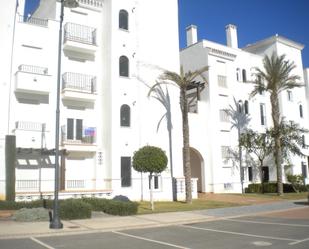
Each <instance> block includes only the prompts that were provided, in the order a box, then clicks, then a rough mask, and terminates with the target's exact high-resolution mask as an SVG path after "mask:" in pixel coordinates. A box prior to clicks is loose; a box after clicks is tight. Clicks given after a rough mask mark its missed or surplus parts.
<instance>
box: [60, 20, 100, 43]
mask: <svg viewBox="0 0 309 249" xmlns="http://www.w3.org/2000/svg"><path fill="white" fill-rule="evenodd" d="M96 40H97V30H96V29H95V28H92V27H88V26H84V25H79V24H76V23H66V24H65V26H64V43H65V42H66V41H73V42H79V43H83V44H87V45H94V46H96V44H97V42H96Z"/></svg>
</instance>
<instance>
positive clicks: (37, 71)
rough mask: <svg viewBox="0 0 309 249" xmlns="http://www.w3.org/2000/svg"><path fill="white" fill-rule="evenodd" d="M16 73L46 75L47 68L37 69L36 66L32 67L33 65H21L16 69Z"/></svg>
mask: <svg viewBox="0 0 309 249" xmlns="http://www.w3.org/2000/svg"><path fill="white" fill-rule="evenodd" d="M18 71H20V72H24V73H33V74H41V75H48V68H47V67H38V66H33V65H25V64H22V65H20V66H19V67H18Z"/></svg>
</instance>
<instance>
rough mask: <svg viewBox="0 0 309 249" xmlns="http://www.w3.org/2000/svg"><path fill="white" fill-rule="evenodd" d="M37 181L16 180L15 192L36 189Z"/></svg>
mask: <svg viewBox="0 0 309 249" xmlns="http://www.w3.org/2000/svg"><path fill="white" fill-rule="evenodd" d="M38 187H39V181H38V180H17V181H16V190H34V189H38Z"/></svg>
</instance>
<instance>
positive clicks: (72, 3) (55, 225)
mask: <svg viewBox="0 0 309 249" xmlns="http://www.w3.org/2000/svg"><path fill="white" fill-rule="evenodd" d="M60 2H61V10H60V26H59V40H58V67H57V100H56V101H57V102H56V127H55V134H56V135H55V191H54V204H53V218H52V221H51V222H50V224H49V228H51V229H61V228H63V224H62V223H61V221H60V218H59V201H58V192H59V129H60V125H59V123H60V77H61V50H62V46H61V44H62V23H63V16H64V14H63V13H64V7H69V8H76V7H78V2H77V1H76V0H61V1H60Z"/></svg>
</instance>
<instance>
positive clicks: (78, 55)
mask: <svg viewBox="0 0 309 249" xmlns="http://www.w3.org/2000/svg"><path fill="white" fill-rule="evenodd" d="M11 2H12V3H1V10H0V11H1V16H0V18H1V22H0V25H1V26H0V28H1V30H0V32H1V34H4V35H3V37H6V39H4V40H1V46H0V50H1V54H3V55H4V57H3V58H1V60H0V62H1V66H2V68H3V74H2V76H1V82H0V84H1V85H0V88H1V89H0V94H1V102H2V107H3V108H1V114H2V117H5V118H4V119H3V120H4V122H1V124H0V195H1V196H0V198H2V199H3V198H5V196H4V195H5V182H6V179H5V171H6V169H5V145H4V143H5V136H6V135H14V136H15V137H16V147H17V148H16V156H17V160H16V168H15V176H16V179H15V189H16V198H17V199H18V200H31V199H36V198H40V197H42V196H43V198H53V190H54V182H55V179H54V165H55V160H54V148H55V131H56V128H55V127H56V124H55V116H56V104H57V103H56V101H57V74H58V51H59V49H60V55H61V70H60V75H61V79H60V80H61V82H60V83H61V89H60V131H59V132H60V144H59V146H60V179H59V182H60V186H59V188H60V193H59V196H60V198H70V197H82V196H95V197H108V198H110V197H113V196H116V195H125V196H128V197H129V198H130V199H133V200H140V199H148V197H149V187H150V186H149V179H148V174H146V173H143V174H141V173H139V172H136V171H134V170H133V168H132V163H131V161H132V157H133V154H134V152H135V151H137V150H138V149H139V148H141V147H142V146H145V145H154V146H158V147H160V148H162V149H163V150H165V151H166V152H167V155H168V156H169V153H168V151H169V141H168V131H167V129H166V123H164V122H165V121H163V122H162V124H161V126H160V127H159V129H157V128H158V123H159V121H160V119H161V117H162V115H164V113H165V112H166V110H165V109H164V108H163V106H162V105H161V104H160V103H159V102H158V101H157V100H155V99H154V98H151V97H148V93H149V89H150V87H151V86H152V85H154V84H155V83H156V82H157V80H158V77H159V75H160V74H161V73H162V72H163V70H170V71H175V72H178V70H179V68H180V62H181V64H182V65H183V66H184V68H185V70H195V69H198V68H201V67H202V66H205V65H208V66H209V67H210V69H209V71H208V72H207V73H206V74H207V79H208V83H207V84H205V85H204V86H203V85H201V89H200V91H199V94H197V93H196V92H195V91H196V89H195V88H193V89H191V90H189V93H188V95H189V97H190V114H189V119H190V145H191V168H192V183H193V185H192V186H193V190H192V191H193V197H194V198H196V197H197V192H215V193H225V192H227V193H229V192H233V193H234V192H241V180H240V171H239V167H237V163H235V162H233V160H231V159H230V157H229V153H228V151H229V149H230V148H235V147H236V146H237V141H238V137H237V131H236V130H235V129H231V120H230V119H229V118H228V117H227V115H226V112H225V110H226V109H228V108H229V106H230V105H233V103H234V99H235V100H236V101H237V103H242V105H243V106H244V108H245V109H246V112H248V114H250V118H251V122H250V124H249V127H250V128H252V129H254V130H256V131H259V132H263V131H264V130H265V128H267V127H270V126H271V125H272V124H271V109H270V103H269V96H268V95H267V93H265V94H262V95H257V96H255V97H254V98H249V94H250V92H251V91H252V85H251V84H249V83H248V82H250V81H251V80H252V79H253V78H252V77H253V69H254V67H261V66H262V59H263V56H264V54H271V53H272V52H273V51H276V52H277V53H278V54H283V53H285V54H286V55H287V59H289V60H291V61H294V62H295V63H296V66H297V67H296V69H295V74H298V75H299V76H300V77H301V82H306V87H305V88H299V89H293V90H291V91H290V92H283V93H282V94H281V95H280V109H281V111H282V114H283V115H284V116H285V118H286V119H287V120H294V121H295V122H297V123H299V124H300V125H301V126H302V127H305V128H306V127H308V115H309V112H308V110H309V107H308V104H309V101H308V99H309V90H308V89H309V88H308V77H309V71H308V69H307V70H305V71H304V72H303V69H302V68H303V67H302V61H301V49H302V48H303V45H301V44H298V43H296V42H293V41H291V40H289V39H286V38H284V37H280V36H273V37H270V38H268V39H265V40H263V41H260V42H257V43H256V44H253V45H250V46H247V47H246V48H243V49H240V48H238V45H237V30H236V27H235V26H233V25H228V26H227V28H226V32H227V45H222V44H218V43H215V42H211V41H208V40H202V41H198V40H197V29H196V27H195V26H190V27H188V29H187V40H188V46H187V47H186V48H185V49H183V50H182V51H181V52H180V59H179V38H178V35H179V34H178V1H176V0H170V1H165V0H156V1H143V0H78V2H79V6H78V7H77V8H74V9H70V8H67V7H65V8H64V19H63V26H62V34H61V35H62V40H61V46H60V47H59V46H58V40H59V30H60V25H59V24H60V12H61V11H60V10H61V8H60V7H61V3H60V1H56V0H53V1H51V0H41V1H40V5H39V6H38V8H37V9H36V10H35V11H34V13H33V14H32V15H31V16H24V14H23V13H24V6H25V1H24V0H19V1H18V3H19V4H18V5H17V6H16V2H15V1H11ZM163 5H164V8H162V6H163ZM4 9H5V10H6V11H5V12H4V11H2V10H4ZM2 12H3V13H2ZM157 13H160V18H155V17H157ZM154 19H155V21H154ZM166 20H169V21H168V22H166ZM167 88H168V91H169V94H170V97H171V111H172V125H173V129H172V134H173V135H172V136H173V144H172V152H173V173H174V175H173V176H174V177H175V178H176V183H177V184H176V190H177V197H178V199H183V198H184V197H185V196H184V189H185V188H184V187H185V186H184V176H183V162H182V127H181V126H182V119H181V112H180V108H179V89H177V88H176V87H174V86H167ZM163 89H164V90H165V87H164V88H163ZM306 136H307V135H306ZM303 151H304V153H305V154H306V155H308V151H307V149H304V150H303ZM169 159H170V158H169ZM169 161H171V160H169ZM292 162H293V167H291V168H290V170H291V171H292V173H294V174H303V175H304V176H305V177H306V181H307V182H308V159H307V158H298V157H295V158H293V159H292ZM264 174H265V176H267V177H268V178H269V180H274V179H275V171H274V167H272V165H271V160H269V161H267V163H266V165H265V167H264ZM244 175H245V177H244V186H246V185H247V184H248V183H250V182H255V181H258V179H257V177H256V175H255V174H254V170H253V168H252V167H250V165H249V164H244ZM153 184H154V190H155V194H154V198H155V199H157V200H171V199H172V178H171V165H170V164H169V165H168V168H167V169H166V170H165V171H164V172H162V173H161V174H160V175H157V176H155V181H154V183H153Z"/></svg>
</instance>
